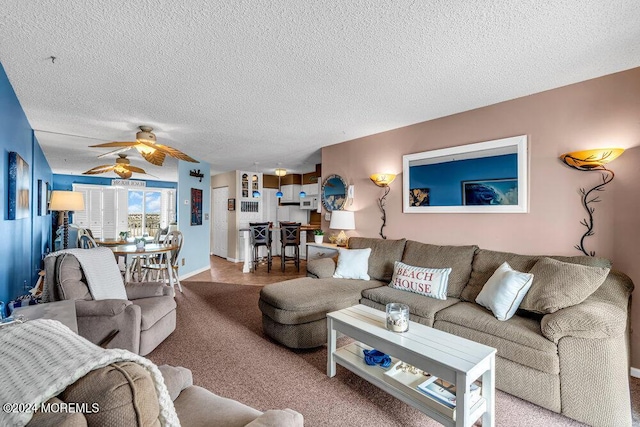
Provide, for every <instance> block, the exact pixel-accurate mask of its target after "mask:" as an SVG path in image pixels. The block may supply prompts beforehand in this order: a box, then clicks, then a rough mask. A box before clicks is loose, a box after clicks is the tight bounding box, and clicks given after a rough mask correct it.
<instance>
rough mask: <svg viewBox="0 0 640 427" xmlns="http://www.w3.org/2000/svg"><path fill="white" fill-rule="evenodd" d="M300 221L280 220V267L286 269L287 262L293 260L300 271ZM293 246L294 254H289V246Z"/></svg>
mask: <svg viewBox="0 0 640 427" xmlns="http://www.w3.org/2000/svg"><path fill="white" fill-rule="evenodd" d="M301 225H302V224H301V223H299V222H284V221H281V222H280V244H281V249H280V269H281V270H282V271H284V270H285V263H286V262H288V261H292V262H293V263H294V264H295V266H296V268H297V269H298V271H300V226H301ZM288 247H292V248H293V255H287V252H286V250H287V248H288Z"/></svg>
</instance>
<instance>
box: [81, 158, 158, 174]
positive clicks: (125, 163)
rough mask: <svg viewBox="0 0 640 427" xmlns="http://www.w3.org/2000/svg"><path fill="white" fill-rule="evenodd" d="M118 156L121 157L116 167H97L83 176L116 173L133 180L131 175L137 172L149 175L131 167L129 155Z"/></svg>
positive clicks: (135, 167)
mask: <svg viewBox="0 0 640 427" xmlns="http://www.w3.org/2000/svg"><path fill="white" fill-rule="evenodd" d="M118 156H119V157H118V158H117V159H116V164H115V165H102V166H96V167H95V168H93V169H89V170H88V171H86V172H82V174H83V175H97V174H99V173H106V172H111V171H114V172H115V173H117V174H118V175H119V176H120V178H122V179H129V178H131V175H132V174H133V172H135V173H143V174H146V175H149V174H147V173H146V172H145V171H144V169H142V168H139V167H137V166H131V165H130V163H131V162H130V161H129V159H127V155H126V154H118ZM152 176H153V175H152Z"/></svg>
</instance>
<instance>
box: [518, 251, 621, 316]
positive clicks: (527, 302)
mask: <svg viewBox="0 0 640 427" xmlns="http://www.w3.org/2000/svg"><path fill="white" fill-rule="evenodd" d="M529 272H530V273H532V274H533V275H534V276H535V280H534V281H533V285H532V286H531V290H529V293H528V294H527V296H526V297H525V298H524V300H523V301H522V304H521V305H520V308H521V309H523V310H527V311H531V312H533V313H541V314H547V313H553V312H555V311H558V310H560V309H561V308H565V307H570V306H572V305H576V304H580V303H581V302H582V301H584V300H585V299H587V297H589V295H591V294H592V293H594V292H595V290H596V289H598V288H599V287H600V285H602V283H603V282H604V280H605V279H606V278H607V275H608V274H609V269H608V268H606V267H591V266H586V265H579V264H573V263H570V262H562V261H557V260H555V259H552V258H540V259H539V260H538V262H536V263H535V265H534V266H533V267H532V268H531V270H530V271H529Z"/></svg>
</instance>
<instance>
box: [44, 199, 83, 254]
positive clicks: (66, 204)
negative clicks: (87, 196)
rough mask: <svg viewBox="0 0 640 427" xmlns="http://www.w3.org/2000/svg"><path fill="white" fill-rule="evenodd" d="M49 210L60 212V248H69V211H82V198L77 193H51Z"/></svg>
mask: <svg viewBox="0 0 640 427" xmlns="http://www.w3.org/2000/svg"><path fill="white" fill-rule="evenodd" d="M49 210H52V211H58V212H62V219H63V223H62V229H63V238H62V245H63V246H62V247H63V249H67V248H68V247H69V211H83V210H84V197H83V196H82V193H80V192H78V191H53V192H51V202H50V203H49Z"/></svg>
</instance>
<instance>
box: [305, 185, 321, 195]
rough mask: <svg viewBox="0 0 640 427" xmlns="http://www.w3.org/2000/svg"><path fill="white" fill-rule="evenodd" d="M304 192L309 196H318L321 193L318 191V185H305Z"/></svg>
mask: <svg viewBox="0 0 640 427" xmlns="http://www.w3.org/2000/svg"><path fill="white" fill-rule="evenodd" d="M302 191H304V192H305V193H307V196H311V195H314V194H315V195H318V194H320V191H318V184H317V183H315V184H304V185H303V186H302Z"/></svg>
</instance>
